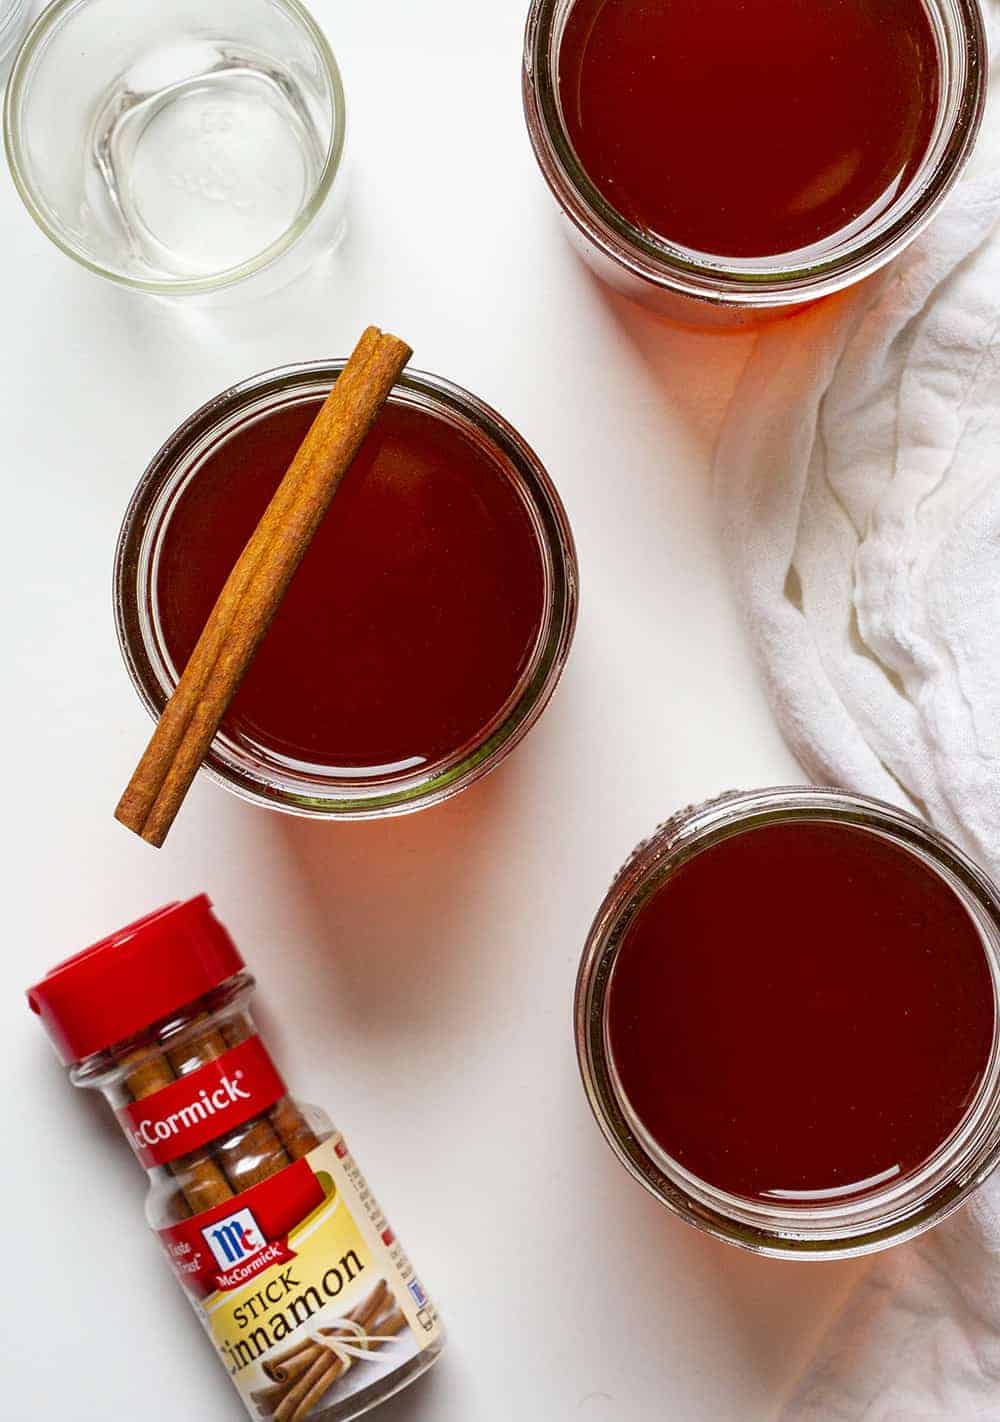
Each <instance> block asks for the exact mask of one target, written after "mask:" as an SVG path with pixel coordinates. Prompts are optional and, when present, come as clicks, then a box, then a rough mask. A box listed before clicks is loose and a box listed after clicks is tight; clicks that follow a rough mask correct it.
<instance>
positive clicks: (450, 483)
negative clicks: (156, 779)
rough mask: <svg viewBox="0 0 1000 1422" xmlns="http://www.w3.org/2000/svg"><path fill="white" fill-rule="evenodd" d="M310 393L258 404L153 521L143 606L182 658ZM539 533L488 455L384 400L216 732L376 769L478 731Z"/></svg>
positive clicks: (288, 449) (518, 626)
mask: <svg viewBox="0 0 1000 1422" xmlns="http://www.w3.org/2000/svg"><path fill="white" fill-rule="evenodd" d="M318 407H319V402H318V401H316V402H312V401H309V402H302V403H297V404H296V405H294V406H290V407H286V408H283V409H280V410H277V411H274V412H271V413H268V414H267V415H265V416H264V417H263V418H261V419H260V420H258V421H256V422H255V423H253V424H252V425H249V426H245V427H243V428H241V429H239V430H237V431H235V432H234V433H233V434H232V435H231V436H230V437H229V438H228V439H227V440H226V442H225V443H224V444H222V445H221V446H220V447H219V448H217V449H216V450H214V451H213V452H212V454H211V455H210V456H209V457H208V458H207V459H206V460H205V461H204V462H203V463H202V464H201V465H200V466H199V467H198V469H197V472H196V474H195V475H194V477H192V478H191V479H190V480H189V482H188V483H187V485H186V486H185V487H184V489H183V491H182V492H181V494H180V496H179V498H178V500H177V503H176V506H175V507H174V508H173V510H172V511H171V514H170V518H169V522H168V524H167V527H166V530H165V534H164V539H163V546H162V550H161V553H160V557H159V564H158V572H157V582H156V602H157V612H158V616H159V619H160V624H161V627H162V631H163V635H164V639H165V642H166V646H167V649H168V651H169V653H170V656H171V659H172V660H173V662H174V665H175V667H178V668H180V667H183V666H184V664H185V662H186V661H187V658H188V656H189V655H190V653H191V650H192V648H193V646H194V644H195V641H196V640H197V637H198V634H199V633H200V631H201V628H202V627H203V625H204V623H205V621H206V619H207V617H208V614H209V612H210V611H211V608H212V605H213V603H214V601H215V598H216V597H217V595H218V593H219V590H220V589H221V587H222V585H223V582H224V581H225V578H226V576H227V574H228V572H229V570H230V569H231V567H232V566H233V564H234V563H235V561H236V559H237V558H238V556H239V554H240V552H241V550H242V548H243V546H244V544H245V543H246V541H247V539H248V538H249V536H250V534H251V533H252V531H253V529H254V527H255V525H256V523H257V521H258V519H259V518H260V516H261V514H262V513H263V512H264V509H265V507H266V506H267V503H268V500H269V499H270V497H271V495H272V494H273V493H274V491H275V489H276V487H277V485H278V483H279V482H280V480H281V477H282V475H283V474H284V472H285V470H286V469H287V467H288V465H289V463H290V461H291V459H292V456H293V455H294V453H295V451H296V449H297V447H298V445H299V444H300V442H301V440H302V438H303V436H304V435H305V433H306V431H307V429H308V428H309V425H310V423H311V422H312V420H313V418H314V416H315V414H316V411H317V409H318ZM545 596H546V591H545V571H544V564H543V555H542V552H541V548H540V542H539V536H538V534H537V532H536V529H535V527H534V524H533V522H532V517H531V514H530V513H529V511H528V509H527V507H526V505H525V503H524V501H523V499H522V498H521V496H520V495H519V493H518V491H517V489H516V488H515V486H514V484H513V482H512V480H511V479H510V478H509V477H508V476H507V475H506V474H505V472H504V470H503V469H502V468H501V467H500V465H499V463H498V462H496V461H494V460H493V459H491V458H490V457H489V455H488V454H487V453H486V452H485V451H484V450H483V449H481V448H480V447H479V446H477V445H475V444H473V443H472V441H471V440H470V439H469V438H468V437H467V436H466V435H464V434H463V433H462V432H461V431H460V430H458V429H456V428H455V427H453V426H452V425H450V424H448V423H447V422H446V421H445V420H444V419H442V418H439V417H437V416H435V415H432V414H430V413H428V412H427V411H424V410H421V409H417V408H413V407H410V406H405V405H403V404H397V403H392V402H390V404H388V405H387V406H386V407H385V409H384V410H383V412H382V414H381V415H380V416H379V419H378V421H377V423H376V425H375V428H374V429H373V431H372V433H371V434H370V435H369V436H368V438H367V440H366V442H365V444H364V446H363V448H362V450H361V453H360V454H359V456H358V458H357V459H356V460H355V461H354V464H353V465H352V466H351V468H350V470H349V471H348V473H347V475H346V476H345V478H344V481H343V483H342V485H341V486H340V488H339V490H338V492H337V496H336V498H335V500H334V502H333V504H332V506H331V508H330V511H329V513H328V514H327V516H326V518H325V520H324V522H323V523H322V525H321V526H320V529H319V531H318V533H317V535H316V537H315V539H314V541H313V543H312V545H311V547H310V548H309V550H308V552H307V554H306V556H305V559H304V560H303V563H302V566H301V567H300V569H299V571H298V572H297V573H296V575H295V578H294V580H293V582H292V584H291V586H290V588H289V590H288V593H287V595H286V597H285V599H284V601H283V602H282V604H281V607H280V608H279V610H278V613H277V615H276V617H275V620H274V622H273V623H272V625H271V627H270V629H269V631H268V633H267V636H266V638H265V639H264V642H263V643H262V645H261V647H260V649H259V651H258V652H257V655H256V657H255V659H254V662H253V664H252V665H251V667H250V669H249V671H248V673H247V675H246V678H245V680H244V681H243V684H242V685H241V687H240V690H239V692H238V693H237V696H236V698H235V700H234V701H233V703H232V705H231V707H230V709H229V712H228V714H227V717H226V720H225V722H224V724H223V730H224V731H225V732H227V733H228V734H229V735H230V736H231V737H233V738H234V739H235V740H237V741H238V742H241V743H243V744H244V745H249V746H251V747H263V748H264V749H265V750H266V752H268V753H269V754H270V755H272V756H274V757H277V758H278V759H280V760H284V761H285V762H287V763H288V764H289V765H290V766H292V767H293V768H297V767H302V766H306V767H309V768H319V769H320V770H321V771H324V772H328V773H331V774H336V775H341V776H345V777H348V778H349V777H351V776H358V777H361V776H381V777H387V778H391V777H392V776H393V775H395V774H399V775H405V774H407V773H412V772H413V771H414V770H416V769H419V768H422V767H427V766H433V765H435V764H438V763H440V762H442V761H445V760H446V759H447V758H448V757H450V756H452V755H454V754H457V753H458V752H459V751H461V750H462V749H463V748H466V747H468V746H469V745H470V744H472V743H475V742H476V740H477V738H480V737H482V736H483V735H484V734H486V733H488V730H489V727H490V725H491V723H492V722H493V721H494V720H495V719H496V718H497V717H498V716H499V715H500V713H501V712H502V711H503V709H504V707H505V704H506V703H507V702H508V701H509V699H510V698H511V697H512V696H513V695H514V693H515V692H516V691H517V688H518V685H519V682H520V681H521V679H522V677H523V675H524V673H525V670H526V668H527V667H528V666H529V665H530V663H531V659H532V656H533V653H534V651H535V647H536V644H537V641H538V638H539V635H540V632H541V628H542V624H543V620H544V616H545Z"/></svg>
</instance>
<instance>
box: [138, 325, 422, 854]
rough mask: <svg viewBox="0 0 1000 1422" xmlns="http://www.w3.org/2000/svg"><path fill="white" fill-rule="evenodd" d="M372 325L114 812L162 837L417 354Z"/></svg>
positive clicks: (235, 573) (149, 837) (153, 839)
mask: <svg viewBox="0 0 1000 1422" xmlns="http://www.w3.org/2000/svg"><path fill="white" fill-rule="evenodd" d="M412 354H413V352H412V351H411V349H410V347H409V346H408V345H406V344H405V342H403V341H401V340H399V339H398V338H397V337H396V336H390V335H386V334H384V333H383V332H382V331H380V330H379V329H378V328H377V327H375V326H369V327H368V329H367V330H366V331H365V332H364V334H363V335H362V337H361V339H360V341H359V342H358V344H357V346H356V347H355V349H354V351H353V353H352V355H351V357H350V359H349V360H348V362H347V364H346V365H345V367H344V369H343V371H342V372H341V374H340V376H339V377H338V379H337V381H336V383H335V384H334V386H333V389H332V390H331V391H330V394H329V396H328V397H327V399H326V401H325V402H324V404H323V405H322V407H321V409H320V411H319V413H318V414H317V416H316V419H315V421H314V422H313V424H312V427H311V428H310V430H309V433H308V434H307V435H306V437H305V439H304V440H303V442H302V445H301V446H300V448H299V450H298V453H297V454H296V456H295V458H294V459H293V461H292V463H291V465H290V466H289V469H288V472H287V474H286V475H285V477H284V479H283V480H282V481H281V483H280V484H279V486H278V488H277V490H276V492H275V494H274V497H273V498H272V499H271V502H270V504H268V507H267V509H266V510H265V512H264V515H263V517H262V518H261V520H260V523H259V524H258V525H257V528H256V529H255V530H254V532H253V534H252V535H251V536H250V539H249V541H248V542H247V545H246V547H245V548H244V550H243V552H242V553H241V555H240V557H239V559H238V560H237V562H236V565H235V567H234V568H233V570H232V572H231V573H230V575H229V577H228V579H227V580H226V583H225V585H224V587H223V589H222V591H221V593H220V594H219V596H218V599H217V600H216V603H215V606H214V608H213V609H212V612H211V613H210V615H209V618H208V621H207V623H206V624H205V627H204V630H203V631H202V634H201V636H200V638H199V639H198V642H197V643H196V645H195V648H194V651H193V652H192V653H191V656H190V658H189V660H188V664H187V666H186V667H185V668H184V671H183V673H182V675H181V678H180V681H179V682H178V684H177V687H176V689H175V691H174V693H173V695H172V696H171V698H170V700H169V701H168V702H167V705H166V706H165V708H164V710H163V714H162V715H161V717H160V720H159V722H158V724H157V727H156V730H155V731H154V732H153V736H152V738H151V740H150V742H149V744H148V746H147V747H146V750H145V752H144V754H143V756H142V759H141V760H140V761H139V764H138V766H137V767H136V769H135V771H134V773H133V775H132V778H131V780H130V781H129V783H128V785H127V787H126V789H125V791H124V793H123V794H122V797H121V799H120V800H119V802H118V806H117V808H116V810H115V818H116V819H117V820H119V821H120V822H121V823H122V824H123V825H125V826H126V827H127V828H128V829H131V830H133V831H134V832H135V833H136V834H138V835H140V836H141V837H142V838H143V839H145V840H146V841H147V842H148V843H150V844H153V845H156V846H157V847H159V846H160V845H162V844H163V841H164V839H165V838H166V836H167V833H168V832H169V830H170V826H171V825H172V824H173V822H174V819H175V817H176V815H177V812H178V810H179V809H180V807H181V804H182V803H183V801H184V797H185V796H186V794H187V792H188V790H189V789H190V786H191V782H192V781H193V780H194V777H195V774H196V772H197V770H198V767H199V766H200V765H201V763H202V761H203V760H204V758H205V756H206V755H207V754H208V751H209V747H210V746H211V744H212V739H213V737H214V736H215V734H216V732H217V731H218V729H219V727H220V725H221V724H222V720H223V717H224V716H225V714H226V711H227V710H228V708H229V703H230V702H231V701H232V699H233V697H234V696H235V694H236V691H237V689H238V687H239V685H240V682H241V681H242V679H243V677H244V675H245V673H246V670H247V668H248V667H249V665H250V663H251V661H252V660H253V657H254V654H255V652H256V650H257V648H258V647H259V645H260V643H261V641H262V640H263V638H264V636H265V635H266V633H267V629H268V628H269V626H270V625H271V621H272V619H273V617H274V614H275V613H276V612H277V610H278V607H279V606H280V604H281V600H282V598H283V597H284V595H285V592H286V591H287V589H288V585H289V583H290V582H291V580H292V578H293V577H294V575H295V572H296V570H297V569H298V567H299V564H300V563H301V561H302V559H303V558H304V557H305V554H306V551H307V549H308V547H309V544H310V543H311V541H312V539H313V536H314V535H315V533H316V530H317V528H318V527H319V525H320V522H321V520H322V519H323V517H324V515H325V514H326V511H327V509H328V508H329V506H330V502H331V500H332V499H333V496H334V494H335V493H336V491H337V488H338V487H339V485H340V481H341V480H342V479H343V477H344V475H345V474H346V473H347V470H348V469H349V468H350V466H351V464H352V463H353V461H354V459H355V457H356V455H357V453H358V451H359V449H360V448H361V445H362V443H363V442H364V440H365V437H366V436H367V434H368V432H369V430H370V429H371V427H372V425H373V424H374V423H375V420H376V418H377V417H378V414H379V411H380V410H381V409H382V406H383V405H384V404H385V402H386V400H387V399H388V398H389V393H390V391H391V390H392V387H393V385H394V384H395V383H396V380H397V379H398V378H399V376H400V374H401V373H402V370H403V368H404V366H405V365H406V363H407V361H408V360H409V359H410V356H411V355H412Z"/></svg>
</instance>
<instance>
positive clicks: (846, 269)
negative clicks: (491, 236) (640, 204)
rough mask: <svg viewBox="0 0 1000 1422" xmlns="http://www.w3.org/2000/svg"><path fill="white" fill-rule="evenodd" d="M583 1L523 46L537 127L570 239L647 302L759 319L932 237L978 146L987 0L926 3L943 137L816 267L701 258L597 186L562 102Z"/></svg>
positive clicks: (535, 3) (715, 317) (536, 3)
mask: <svg viewBox="0 0 1000 1422" xmlns="http://www.w3.org/2000/svg"><path fill="white" fill-rule="evenodd" d="M573 4H574V0H532V4H531V10H530V13H529V15H528V23H527V31H526V35H525V46H524V68H523V93H524V109H525V115H526V118H527V124H528V132H529V134H530V137H531V142H532V146H533V147H534V150H535V156H536V158H537V160H538V163H539V166H540V167H541V170H542V173H543V175H544V177H545V180H546V182H547V183H548V185H549V188H550V189H551V191H552V193H553V196H554V197H555V199H556V202H557V203H558V204H559V207H560V208H561V210H562V213H563V215H564V217H565V219H566V222H567V229H568V232H569V235H570V238H571V240H572V241H573V243H574V245H575V246H576V247H577V249H578V250H579V252H580V253H581V255H582V256H583V257H584V259H585V260H586V261H587V262H588V263H589V264H590V266H591V267H592V268H593V269H594V271H595V272H596V273H597V275H598V276H600V277H601V278H602V279H603V280H604V281H606V282H607V283H608V284H609V285H611V286H612V287H614V288H615V289H616V290H618V291H620V292H622V293H623V294H624V295H626V296H629V297H631V298H632V299H633V300H635V301H638V302H640V303H641V304H642V305H644V306H647V307H650V308H651V309H653V310H655V311H658V312H660V313H661V314H663V315H666V316H669V317H672V318H673V319H675V320H677V321H680V322H683V323H686V324H694V325H704V326H723V327H732V326H741V325H749V324H755V323H756V322H758V321H760V320H761V319H762V318H764V317H765V316H767V315H768V314H771V315H774V314H779V313H784V314H789V313H791V312H792V311H794V310H795V309H796V308H797V307H799V306H801V305H803V304H805V303H807V302H812V301H815V300H817V299H818V298H819V297H823V296H828V295H830V294H831V293H833V292H836V291H840V290H842V289H843V288H845V287H848V286H851V285H853V284H854V283H855V282H858V281H861V280H862V278H864V277H866V276H870V275H871V274H872V273H873V272H875V271H877V270H878V269H879V268H880V267H882V266H884V265H885V264H886V263H887V262H889V261H891V260H892V258H893V257H895V256H898V255H899V253H900V252H902V251H903V250H904V248H906V247H907V246H908V245H909V243H910V242H912V241H913V239H914V238H915V237H916V236H917V235H918V234H919V233H920V232H921V231H922V230H923V228H924V227H925V226H926V224H927V223H928V222H929V221H930V219H931V218H932V217H933V215H934V213H935V212H936V211H937V209H938V208H939V207H940V205H941V203H942V202H943V200H944V199H945V197H946V196H947V194H948V193H949V192H950V191H951V189H952V187H953V186H954V185H955V182H956V181H957V179H958V177H959V175H960V173H961V171H962V169H963V167H964V166H965V163H966V161H967V159H968V157H969V155H970V153H971V151H972V147H973V144H974V142H975V139H976V136H977V134H978V132H979V127H980V123H981V120H982V116H983V110H984V107H985V102H986V90H987V85H988V81H989V63H988V49H987V38H986V27H985V21H984V17H983V12H982V8H981V5H980V3H979V0H925V4H926V8H927V11H928V15H929V18H930V20H931V22H932V26H933V30H934V35H935V39H936V42H937V47H938V53H939V57H940V96H939V103H938V112H937V115H936V122H935V125H934V131H933V136H932V139H931V142H930V144H929V146H928V149H927V152H926V154H925V155H924V158H923V160H922V162H921V164H920V166H919V169H918V171H917V172H916V173H915V174H914V175H913V178H912V179H911V181H910V182H909V183H908V184H907V186H906V187H905V188H904V190H903V191H902V192H901V193H900V194H899V196H898V197H897V198H896V200H895V201H894V202H893V203H892V204H891V205H890V206H889V207H888V208H887V209H886V211H884V212H883V213H882V214H881V215H880V216H879V217H878V218H877V219H876V220H874V221H873V222H871V223H870V224H869V225H867V226H865V227H863V228H862V229H861V230H860V231H858V232H855V233H854V234H853V235H849V236H844V237H843V238H841V239H840V240H836V241H835V242H834V243H833V244H832V245H831V246H830V247H829V248H828V249H827V250H824V251H823V253H822V255H821V256H818V257H815V258H813V259H811V260H810V261H809V262H808V264H804V265H797V266H789V265H787V259H786V258H782V257H780V256H777V257H755V258H746V259H742V258H740V259H738V258H729V257H715V256H712V257H709V256H700V255H699V254H698V253H695V252H692V251H690V250H688V249H686V248H681V247H678V246H673V245H671V243H669V242H668V241H666V240H661V239H659V238H657V237H656V236H655V235H653V234H650V233H648V232H643V231H641V230H640V229H639V228H638V227H636V226H634V225H633V224H632V223H630V222H629V221H627V220H626V219H625V218H624V217H623V216H622V215H621V214H620V213H619V212H617V211H616V210H615V208H614V207H612V205H611V204H610V203H609V202H608V201H607V199H606V198H605V197H604V196H603V194H602V193H601V192H599V191H598V189H597V188H596V187H595V185H594V184H593V183H592V182H591V180H590V178H589V177H588V176H587V173H586V172H585V171H584V169H583V167H582V165H581V163H580V162H579V160H578V158H577V156H576V153H575V151H574V148H573V145H572V143H571V142H570V139H569V136H568V133H567V130H566V125H565V122H564V119H563V116H562V109H561V103H560V98H559V85H558V71H559V54H560V47H561V44H562V38H563V34H564V31H565V28H566V22H567V20H568V17H569V14H570V11H571V10H572V9H573Z"/></svg>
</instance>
